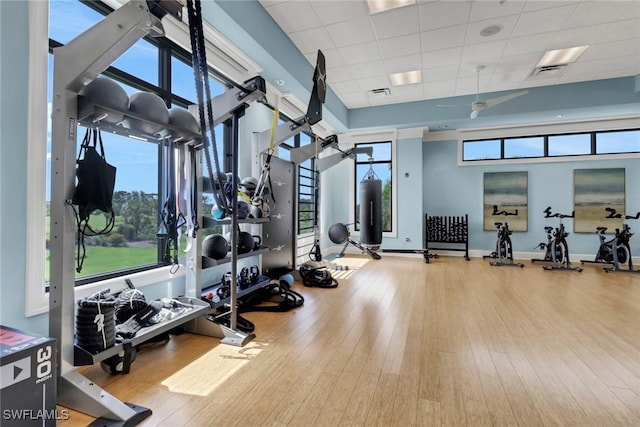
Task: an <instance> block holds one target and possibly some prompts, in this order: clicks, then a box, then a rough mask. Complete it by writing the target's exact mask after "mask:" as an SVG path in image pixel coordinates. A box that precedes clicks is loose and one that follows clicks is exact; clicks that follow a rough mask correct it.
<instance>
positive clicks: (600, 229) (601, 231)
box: [596, 227, 607, 234]
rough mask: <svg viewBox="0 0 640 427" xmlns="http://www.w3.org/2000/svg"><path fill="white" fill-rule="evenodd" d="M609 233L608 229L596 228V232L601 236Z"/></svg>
mask: <svg viewBox="0 0 640 427" xmlns="http://www.w3.org/2000/svg"><path fill="white" fill-rule="evenodd" d="M605 231H607V227H596V232H597V233H600V234H604V232H605Z"/></svg>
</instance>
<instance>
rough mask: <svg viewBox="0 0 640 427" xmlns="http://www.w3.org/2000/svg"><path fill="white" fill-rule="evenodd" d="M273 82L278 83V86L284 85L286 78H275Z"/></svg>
mask: <svg viewBox="0 0 640 427" xmlns="http://www.w3.org/2000/svg"><path fill="white" fill-rule="evenodd" d="M273 82H274V83H275V84H276V86H284V80H282V79H275V80H274V81H273Z"/></svg>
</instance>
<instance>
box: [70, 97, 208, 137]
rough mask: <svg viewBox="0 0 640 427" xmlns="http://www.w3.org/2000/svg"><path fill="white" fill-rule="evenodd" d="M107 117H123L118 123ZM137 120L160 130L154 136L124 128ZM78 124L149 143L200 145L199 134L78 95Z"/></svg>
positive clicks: (127, 127) (131, 128)
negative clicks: (190, 143) (163, 142)
mask: <svg viewBox="0 0 640 427" xmlns="http://www.w3.org/2000/svg"><path fill="white" fill-rule="evenodd" d="M109 115H114V116H116V117H120V116H124V119H123V120H121V121H119V122H118V123H115V124H114V123H109V122H108V121H105V119H106V118H108V117H109ZM132 119H133V120H137V121H140V122H143V123H146V124H150V125H154V126H162V130H161V131H160V132H158V133H155V134H150V133H145V132H142V131H140V130H138V129H135V128H133V127H129V126H125V124H126V123H128V122H129V121H130V120H132ZM78 123H79V124H80V125H82V126H86V127H91V128H93V127H99V128H100V130H101V131H105V132H110V133H114V134H117V135H122V136H125V137H129V138H135V139H142V140H145V141H149V142H160V141H163V140H165V139H167V138H169V139H171V140H172V141H173V142H177V143H180V142H192V143H194V142H195V143H196V144H198V145H199V144H200V141H201V138H200V134H199V133H193V132H191V131H189V130H186V129H180V128H177V127H175V126H172V125H170V124H165V123H157V122H153V121H149V120H148V119H146V118H144V117H142V116H140V115H138V114H136V113H133V112H131V111H129V110H125V111H120V110H115V109H113V108H110V107H105V106H104V105H100V104H96V103H95V102H91V101H90V100H89V99H88V98H87V97H85V96H82V95H78Z"/></svg>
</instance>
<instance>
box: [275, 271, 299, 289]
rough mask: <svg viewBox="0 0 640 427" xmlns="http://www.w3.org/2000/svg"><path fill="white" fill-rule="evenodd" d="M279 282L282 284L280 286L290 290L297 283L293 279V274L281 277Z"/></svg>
mask: <svg viewBox="0 0 640 427" xmlns="http://www.w3.org/2000/svg"><path fill="white" fill-rule="evenodd" d="M278 281H279V282H280V285H281V286H283V287H285V288H287V289H289V288H291V287H292V286H293V283H294V282H295V279H294V278H293V275H292V274H289V273H287V274H284V275H282V276H280V278H279V279H278Z"/></svg>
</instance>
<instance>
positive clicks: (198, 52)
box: [187, 0, 231, 215]
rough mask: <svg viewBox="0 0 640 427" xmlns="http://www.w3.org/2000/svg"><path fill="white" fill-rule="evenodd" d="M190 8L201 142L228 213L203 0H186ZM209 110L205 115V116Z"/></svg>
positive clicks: (222, 207)
mask: <svg viewBox="0 0 640 427" xmlns="http://www.w3.org/2000/svg"><path fill="white" fill-rule="evenodd" d="M187 12H188V17H189V36H190V39H191V52H192V53H191V59H192V62H193V73H194V77H195V85H196V94H197V97H198V114H199V119H200V131H201V134H202V142H203V149H204V158H205V162H206V165H207V172H208V175H209V182H210V183H211V189H212V193H213V198H214V200H215V202H216V205H217V206H218V209H220V210H221V211H223V212H224V213H225V215H227V214H229V213H230V211H231V207H230V206H229V203H228V200H227V199H226V197H225V196H224V194H221V193H219V192H218V191H216V184H217V187H218V188H219V189H220V190H221V191H223V188H224V183H223V181H222V178H221V177H222V173H221V172H220V162H219V160H218V149H217V145H216V135H215V132H214V126H215V123H214V120H213V109H212V106H211V90H210V88H209V67H208V65H207V59H206V54H205V43H204V30H203V28H202V14H201V4H200V0H187ZM205 113H206V117H205ZM207 125H209V135H210V136H211V144H210V143H209V137H208V136H207ZM211 148H213V160H214V165H215V171H216V174H215V179H214V174H213V167H212V164H211V154H210V152H209V150H211Z"/></svg>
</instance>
